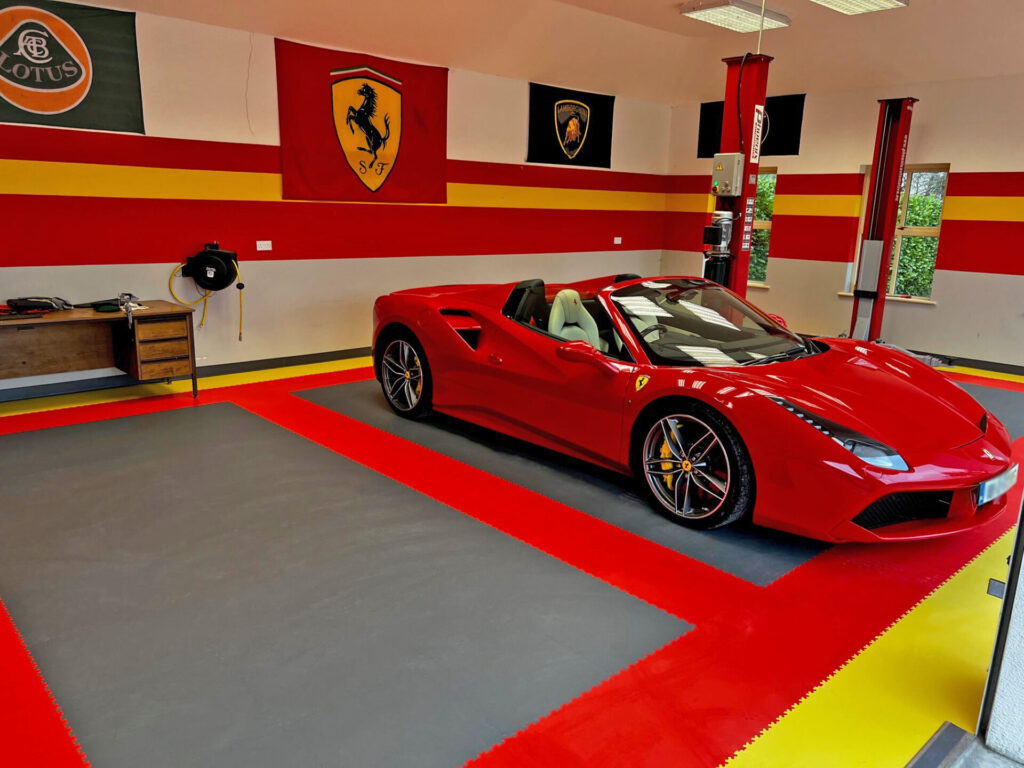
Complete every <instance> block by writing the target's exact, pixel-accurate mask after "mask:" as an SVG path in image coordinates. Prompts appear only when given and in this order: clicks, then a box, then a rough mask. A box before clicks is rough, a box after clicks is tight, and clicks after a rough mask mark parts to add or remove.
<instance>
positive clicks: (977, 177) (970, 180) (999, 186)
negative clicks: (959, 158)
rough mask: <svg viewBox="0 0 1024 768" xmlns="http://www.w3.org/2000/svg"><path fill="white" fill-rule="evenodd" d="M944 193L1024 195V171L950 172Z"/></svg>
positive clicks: (983, 195)
mask: <svg viewBox="0 0 1024 768" xmlns="http://www.w3.org/2000/svg"><path fill="white" fill-rule="evenodd" d="M946 194H947V195H949V196H950V197H952V196H955V195H978V196H980V197H1016V196H1018V195H1019V196H1021V197H1024V173H951V174H949V181H948V182H947V185H946ZM943 226H945V225H943Z"/></svg>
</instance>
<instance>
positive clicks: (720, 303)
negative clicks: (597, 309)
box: [611, 280, 811, 366]
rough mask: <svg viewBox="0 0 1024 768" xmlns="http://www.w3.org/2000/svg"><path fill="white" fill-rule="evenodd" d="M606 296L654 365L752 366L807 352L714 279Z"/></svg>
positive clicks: (640, 287) (634, 288) (796, 339)
mask: <svg viewBox="0 0 1024 768" xmlns="http://www.w3.org/2000/svg"><path fill="white" fill-rule="evenodd" d="M611 299H612V302H614V304H615V306H616V307H617V308H618V310H619V312H621V313H622V315H623V316H624V317H625V318H626V321H627V322H628V323H629V325H630V327H631V329H632V331H633V334H634V335H635V336H636V337H637V339H639V341H640V345H641V346H642V347H644V349H645V351H646V352H647V354H648V356H649V357H650V358H651V362H653V363H656V364H659V365H683V366H695V365H701V366H726V365H753V364H758V363H762V362H765V363H767V362H775V361H776V360H783V359H789V358H791V357H797V356H800V355H803V354H809V353H810V352H811V350H810V349H809V348H808V346H807V345H806V344H805V343H804V342H803V341H802V340H801V339H800V337H799V336H797V335H796V334H794V333H792V332H790V331H788V330H786V329H785V328H783V327H782V326H781V325H779V324H777V323H775V322H773V321H772V320H770V319H769V318H768V317H766V316H764V315H762V314H761V313H760V312H758V311H757V310H756V309H754V308H753V307H752V306H750V305H749V304H747V303H746V302H744V301H742V300H740V299H739V298H738V297H736V296H734V295H733V294H731V293H729V292H728V291H726V290H725V289H724V288H722V287H721V286H720V285H717V284H715V283H708V282H703V281H699V282H698V281H695V280H659V281H657V282H653V281H648V282H644V283H637V284H636V285H631V286H628V287H626V288H622V289H621V290H618V291H615V292H614V293H613V294H612V295H611Z"/></svg>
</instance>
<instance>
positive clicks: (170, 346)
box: [139, 339, 188, 362]
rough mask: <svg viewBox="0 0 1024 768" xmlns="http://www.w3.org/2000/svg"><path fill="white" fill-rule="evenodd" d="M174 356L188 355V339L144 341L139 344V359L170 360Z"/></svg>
mask: <svg viewBox="0 0 1024 768" xmlns="http://www.w3.org/2000/svg"><path fill="white" fill-rule="evenodd" d="M174 357H188V339H172V340H171V341H143V342H141V343H140V344H139V360H141V361H142V362H146V361H147V360H168V359H170V358H174Z"/></svg>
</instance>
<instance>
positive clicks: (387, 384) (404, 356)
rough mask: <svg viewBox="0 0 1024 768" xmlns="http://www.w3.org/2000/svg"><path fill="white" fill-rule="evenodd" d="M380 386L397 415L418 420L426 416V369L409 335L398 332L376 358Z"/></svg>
mask: <svg viewBox="0 0 1024 768" xmlns="http://www.w3.org/2000/svg"><path fill="white" fill-rule="evenodd" d="M380 386H381V389H382V390H383V391H384V398H385V399H386V400H387V401H388V405H390V406H391V408H392V410H393V411H394V412H395V413H397V414H398V415H399V416H404V417H405V418H407V419H419V418H422V417H424V416H426V415H427V414H428V413H430V402H431V395H432V394H433V392H432V387H431V378H430V366H429V365H428V364H427V356H426V355H425V354H424V352H423V347H422V346H421V345H420V343H419V340H418V339H417V338H416V337H415V336H413V335H412V333H400V334H398V335H396V336H395V337H394V338H392V339H391V340H390V341H388V342H387V344H386V346H385V347H384V352H383V353H382V354H381V356H380Z"/></svg>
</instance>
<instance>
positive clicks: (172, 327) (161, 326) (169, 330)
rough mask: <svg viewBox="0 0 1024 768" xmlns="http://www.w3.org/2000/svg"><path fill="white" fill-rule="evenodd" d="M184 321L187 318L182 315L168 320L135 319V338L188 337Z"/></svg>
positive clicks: (146, 339) (143, 339)
mask: <svg viewBox="0 0 1024 768" xmlns="http://www.w3.org/2000/svg"><path fill="white" fill-rule="evenodd" d="M186 322H187V320H186V319H185V318H183V317H175V318H173V319H170V320H137V321H136V322H135V338H136V339H138V340H139V341H153V340H154V339H184V338H187V337H188V330H187V329H186V327H185V323H186Z"/></svg>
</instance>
